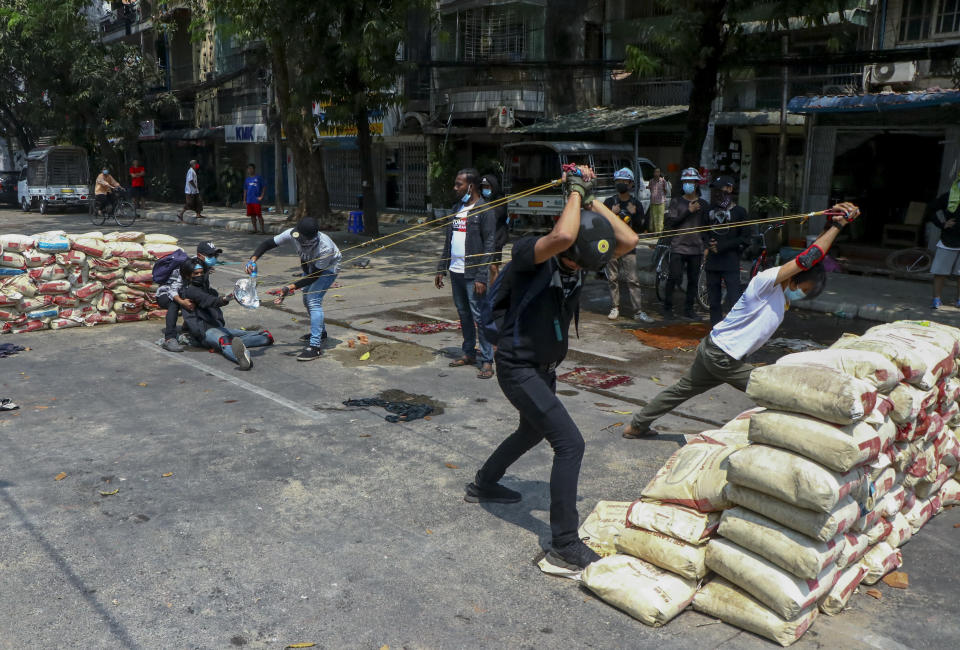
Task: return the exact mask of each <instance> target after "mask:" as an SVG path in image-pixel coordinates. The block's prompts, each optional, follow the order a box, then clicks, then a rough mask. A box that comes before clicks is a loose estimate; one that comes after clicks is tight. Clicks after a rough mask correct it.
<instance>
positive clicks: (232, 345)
mask: <svg viewBox="0 0 960 650" xmlns="http://www.w3.org/2000/svg"><path fill="white" fill-rule="evenodd" d="M180 273H181V275H185V276H187V277H189V278H190V282H189V284H187V285H186V286H184V287H183V289H181V294H182V295H183V297H184V298H186V299H187V300H189V301H191V302H192V303H193V304H194V305H195V308H194V309H193V310H192V311H184V312H183V325H184V328H185V329H186V330H187V332H188V333H189V334H190V336H192V337H193V338H194V339H196V340H197V341H199V342H200V343H201V344H202V345H205V346H207V347H209V348H210V349H212V350H216V351H218V352H220V353H221V354H222V355H223V356H225V357H226V358H228V359H230V361H233V362H234V363H236V364H237V365H238V366H240V370H250V368H252V367H253V360H252V359H251V358H250V353H249V352H248V351H247V348H248V347H250V348H253V347H258V346H261V345H272V344H273V335H272V334H270V332H268V331H267V330H257V331H247V330H238V329H230V328H228V327H227V325H226V322H225V321H224V320H223V312H222V311H221V310H220V308H221V307H224V306H225V305H227V304H229V303H230V301H231V300H232V299H233V296H232V295H230V296H223V297H221V296H220V294H219V293H217V290H216V289H214V288H213V287H211V286H210V269H209V268H208V267H207V265H206V264H204V263H203V262H202V261H201V260H200V259H199V258H196V257H194V258H191V259H190V260H188V261H187V262H185V263H184V265H183V266H182V267H181V271H180Z"/></svg>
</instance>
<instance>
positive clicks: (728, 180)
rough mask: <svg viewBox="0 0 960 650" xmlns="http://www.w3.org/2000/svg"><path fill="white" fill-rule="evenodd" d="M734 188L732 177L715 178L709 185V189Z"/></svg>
mask: <svg viewBox="0 0 960 650" xmlns="http://www.w3.org/2000/svg"><path fill="white" fill-rule="evenodd" d="M728 185H729V186H730V187H736V186H737V184H736V183H734V182H733V177H732V176H717V178H716V179H715V180H714V181H713V182H712V183H710V187H715V188H718V189H719V188H721V187H726V186H728Z"/></svg>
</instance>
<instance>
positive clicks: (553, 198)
mask: <svg viewBox="0 0 960 650" xmlns="http://www.w3.org/2000/svg"><path fill="white" fill-rule="evenodd" d="M503 152H504V165H503V169H504V192H505V193H506V194H516V193H518V192H523V191H524V190H528V189H532V188H534V187H538V186H540V185H543V184H545V183H548V182H550V181H551V180H553V179H557V178H560V175H561V170H560V168H561V166H562V165H566V164H569V163H575V164H578V165H589V166H590V167H592V168H593V170H594V171H596V172H597V182H596V184H595V186H596V195H597V198H600V199H605V198H607V197H608V196H611V195H613V194H614V192H615V190H614V189H613V173H614V172H615V171H617V170H618V169H621V168H623V167H629V168H630V169H632V170H633V173H634V176H635V177H636V188H635V190H634V195H635V196H636V197H637V200H639V201H640V202H641V203H642V204H643V209H644V210H647V209H649V207H650V190H648V189H647V181H648V180H649V179H650V178H651V177H652V176H653V170H654V169H655V168H656V165H655V164H654V163H653V162H652V161H650V160H648V159H647V158H637V159H636V160H635V161H634V164H631V159H632V158H633V147H632V146H631V145H627V144H611V143H603V142H581V141H562V142H515V143H511V144H506V145H504V146H503ZM565 201H566V197H564V195H563V190H562V189H561V188H560V186H556V187H551V188H547V189H545V190H543V191H540V192H537V193H535V194H531V195H530V196H526V197H523V198H519V199H513V200H511V201H510V202H509V203H508V205H507V214H508V215H509V216H510V222H511V223H513V224H515V226H514V227H515V228H516V229H518V230H520V231H523V232H542V231H547V230H550V228H552V227H553V222H554V220H555V219H556V218H557V217H559V216H560V212H561V211H562V210H563V206H564V203H565Z"/></svg>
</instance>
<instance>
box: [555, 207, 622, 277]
mask: <svg viewBox="0 0 960 650" xmlns="http://www.w3.org/2000/svg"><path fill="white" fill-rule="evenodd" d="M616 244H617V241H616V238H615V237H614V235H613V226H612V225H611V224H610V222H609V221H607V219H606V217H604V216H603V215H601V214H597V213H596V212H592V211H590V210H581V211H580V232H579V234H578V235H577V241H575V242H574V243H573V246H571V247H570V248H568V249H567V250H565V251H563V252H562V253H560V256H561V257H566V258H567V259H569V260H570V261H571V262H574V263H575V264H576V265H577V266H579V267H580V268H583V269H587V270H588V271H600V270H601V269H603V267H604V266H606V265H607V262H609V261H610V260H612V259H613V253H614V249H615V248H616Z"/></svg>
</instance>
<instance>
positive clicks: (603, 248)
mask: <svg viewBox="0 0 960 650" xmlns="http://www.w3.org/2000/svg"><path fill="white" fill-rule="evenodd" d="M597 250H598V251H600V253H601V254H603V253H606V252H607V251H608V250H610V242H608V241H607V240H606V239H601V240H600V241H598V242H597Z"/></svg>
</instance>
